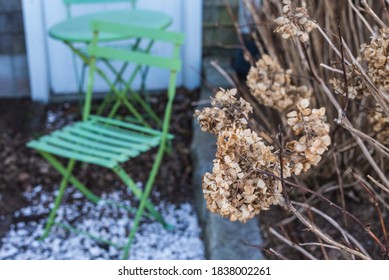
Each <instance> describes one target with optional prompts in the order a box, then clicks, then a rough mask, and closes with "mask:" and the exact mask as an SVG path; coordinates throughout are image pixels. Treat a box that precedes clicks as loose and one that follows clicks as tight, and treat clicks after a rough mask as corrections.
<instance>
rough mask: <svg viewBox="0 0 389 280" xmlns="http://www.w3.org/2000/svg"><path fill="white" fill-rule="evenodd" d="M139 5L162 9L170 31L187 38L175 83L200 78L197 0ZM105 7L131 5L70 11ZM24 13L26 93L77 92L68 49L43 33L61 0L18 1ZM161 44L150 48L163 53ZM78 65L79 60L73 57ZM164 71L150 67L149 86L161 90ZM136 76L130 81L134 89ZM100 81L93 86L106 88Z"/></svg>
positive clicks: (60, 10)
mask: <svg viewBox="0 0 389 280" xmlns="http://www.w3.org/2000/svg"><path fill="white" fill-rule="evenodd" d="M137 8H138V9H151V10H158V11H161V12H164V13H166V14H168V15H169V16H171V17H172V18H173V23H172V25H171V26H170V27H169V28H168V30H171V31H180V32H184V33H185V35H186V43H185V45H184V46H183V48H182V61H183V70H182V71H181V73H180V74H179V77H178V85H179V86H181V85H182V86H185V87H188V88H195V87H197V86H199V83H200V68H201V38H202V29H201V22H202V0H138V2H137ZM105 9H130V5H129V4H127V3H111V4H87V5H85V4H84V5H77V6H74V7H73V9H72V15H73V16H77V15H82V14H86V13H91V12H94V11H101V10H105ZM23 15H24V26H25V34H26V45H27V56H28V64H29V74H30V87H31V97H32V99H33V100H36V101H42V102H47V101H49V100H50V96H51V95H59V94H74V93H76V92H77V83H76V74H75V71H74V67H73V54H72V52H71V50H70V49H69V48H68V47H67V46H66V45H65V44H63V43H62V42H60V41H57V40H55V39H52V38H50V37H49V36H48V30H49V29H50V27H51V26H53V25H54V24H56V23H57V22H60V21H62V20H65V19H66V18H67V15H66V8H65V6H64V4H63V0H23ZM169 51H170V50H169V49H168V48H167V47H166V46H164V45H160V46H158V45H155V46H154V47H153V52H154V53H156V54H161V55H163V54H167V53H169ZM77 64H78V67H77V69H81V62H80V60H78V59H77ZM164 77H167V76H166V73H164V72H163V71H162V70H158V69H152V70H151V71H150V73H149V75H148V79H147V88H148V89H162V88H166V86H167V79H166V78H164ZM139 84H140V80H139V79H138V80H136V81H135V82H134V86H135V88H136V87H138V86H139ZM107 89H108V87H107V86H106V84H105V83H104V81H103V80H102V79H100V78H98V79H97V80H96V82H95V90H96V91H102V92H104V91H107Z"/></svg>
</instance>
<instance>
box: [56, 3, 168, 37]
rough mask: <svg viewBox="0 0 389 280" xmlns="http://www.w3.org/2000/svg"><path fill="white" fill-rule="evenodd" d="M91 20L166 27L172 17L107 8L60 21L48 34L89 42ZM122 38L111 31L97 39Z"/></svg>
mask: <svg viewBox="0 0 389 280" xmlns="http://www.w3.org/2000/svg"><path fill="white" fill-rule="evenodd" d="M91 21H105V22H112V23H118V24H125V25H129V26H132V27H138V26H139V27H145V28H152V29H166V28H167V27H169V26H170V24H171V23H172V18H171V17H170V16H169V15H167V14H165V13H162V12H158V11H151V10H138V9H135V10H108V11H101V12H97V13H92V14H87V15H82V16H78V17H73V18H69V19H67V20H64V21H61V22H59V23H57V24H55V25H54V26H53V27H51V28H50V30H49V35H50V36H51V37H52V38H54V39H57V40H60V41H63V42H69V43H90V42H91V41H92V38H93V34H92V30H91V28H90V23H91ZM122 39H126V38H125V37H123V36H120V35H118V34H112V33H101V34H99V41H105V42H106V41H116V40H122Z"/></svg>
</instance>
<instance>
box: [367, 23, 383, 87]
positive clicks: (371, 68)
mask: <svg viewBox="0 0 389 280" xmlns="http://www.w3.org/2000/svg"><path fill="white" fill-rule="evenodd" d="M361 55H362V59H363V60H364V61H366V62H367V68H368V74H369V76H370V77H371V78H372V81H373V83H374V84H376V85H378V86H380V87H383V88H384V89H386V90H388V89H389V27H385V28H383V29H381V30H380V31H379V34H378V36H377V37H373V38H372V39H371V41H370V44H362V45H361Z"/></svg>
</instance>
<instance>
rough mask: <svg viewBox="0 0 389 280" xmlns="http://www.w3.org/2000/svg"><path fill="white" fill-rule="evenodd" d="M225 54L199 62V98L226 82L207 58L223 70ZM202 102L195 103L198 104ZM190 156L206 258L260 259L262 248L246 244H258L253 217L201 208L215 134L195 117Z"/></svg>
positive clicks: (227, 68) (257, 226)
mask: <svg viewBox="0 0 389 280" xmlns="http://www.w3.org/2000/svg"><path fill="white" fill-rule="evenodd" d="M227 59H228V58H222V57H219V58H215V57H211V58H206V59H205V60H204V62H203V73H204V74H205V78H206V81H207V83H206V86H203V88H202V90H201V95H200V100H201V101H207V100H209V97H210V96H212V95H213V94H212V92H211V91H210V90H209V89H207V87H209V86H211V87H214V88H218V87H225V88H229V87H230V86H229V85H228V83H227V82H226V79H225V78H224V77H223V76H222V75H221V74H220V73H218V72H217V71H216V70H215V69H214V67H213V66H212V65H210V62H211V61H212V60H217V61H218V63H219V65H221V66H222V68H223V69H224V70H226V71H232V70H231V67H230V66H229V63H228V60H227ZM200 107H203V106H198V108H200ZM191 151H192V159H193V186H194V191H195V200H196V208H197V212H198V216H199V220H200V224H201V226H202V229H203V236H204V242H205V249H206V254H207V258H208V259H211V260H260V259H263V255H262V252H261V251H260V250H259V249H257V248H253V247H249V246H247V245H245V244H243V243H242V241H243V242H247V243H249V244H255V245H259V244H262V237H261V233H260V228H259V225H258V222H257V219H252V220H250V221H248V222H247V223H245V224H243V223H240V222H234V223H232V222H230V221H229V220H228V219H224V218H222V217H220V216H219V215H215V214H212V213H210V212H209V211H208V210H207V209H206V208H205V201H204V197H203V193H202V188H201V178H202V176H203V174H204V173H205V172H207V171H211V170H212V160H213V159H214V157H215V153H216V140H215V137H214V136H213V135H211V134H209V133H204V132H202V131H201V130H200V127H199V125H198V124H197V121H196V120H193V139H192V147H191Z"/></svg>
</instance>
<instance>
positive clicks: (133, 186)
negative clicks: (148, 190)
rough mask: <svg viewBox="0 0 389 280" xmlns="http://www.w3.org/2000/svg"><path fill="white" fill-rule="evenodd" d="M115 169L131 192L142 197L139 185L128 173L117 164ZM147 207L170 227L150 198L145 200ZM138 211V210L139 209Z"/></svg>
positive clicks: (165, 226) (164, 224)
mask: <svg viewBox="0 0 389 280" xmlns="http://www.w3.org/2000/svg"><path fill="white" fill-rule="evenodd" d="M113 171H114V172H115V173H116V174H117V175H118V176H119V178H120V179H122V181H123V182H124V184H126V186H128V188H129V189H130V190H131V192H132V193H133V194H134V195H135V196H136V197H137V198H138V199H141V198H142V191H141V190H140V189H139V188H138V186H137V185H136V184H135V182H134V180H132V178H131V177H130V176H128V174H127V173H126V172H125V171H124V170H123V168H122V167H120V166H117V167H115V168H114V169H113ZM145 207H146V209H147V210H148V211H149V213H150V214H151V215H152V216H153V217H154V218H155V219H156V220H157V221H158V222H160V223H161V224H162V226H163V227H164V228H170V225H169V224H168V223H167V222H166V221H165V219H164V218H163V217H162V215H161V214H160V213H159V212H158V211H157V210H155V208H154V206H153V204H152V203H151V202H150V200H148V199H146V201H145ZM137 212H138V211H137Z"/></svg>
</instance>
